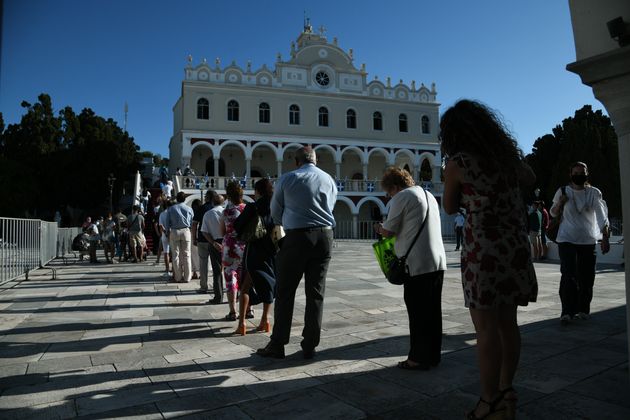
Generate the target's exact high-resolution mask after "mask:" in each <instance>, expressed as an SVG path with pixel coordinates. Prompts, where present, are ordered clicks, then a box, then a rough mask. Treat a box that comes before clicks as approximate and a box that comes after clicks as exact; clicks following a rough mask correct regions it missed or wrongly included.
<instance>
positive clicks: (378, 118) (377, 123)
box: [372, 111, 383, 131]
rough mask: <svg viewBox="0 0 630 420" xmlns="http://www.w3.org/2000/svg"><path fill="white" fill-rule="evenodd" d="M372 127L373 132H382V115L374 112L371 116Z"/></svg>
mask: <svg viewBox="0 0 630 420" xmlns="http://www.w3.org/2000/svg"><path fill="white" fill-rule="evenodd" d="M372 126H373V128H374V130H378V131H382V130H383V114H381V113H380V112H378V111H376V112H375V113H374V114H372Z"/></svg>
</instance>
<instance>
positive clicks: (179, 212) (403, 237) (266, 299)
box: [84, 100, 609, 419]
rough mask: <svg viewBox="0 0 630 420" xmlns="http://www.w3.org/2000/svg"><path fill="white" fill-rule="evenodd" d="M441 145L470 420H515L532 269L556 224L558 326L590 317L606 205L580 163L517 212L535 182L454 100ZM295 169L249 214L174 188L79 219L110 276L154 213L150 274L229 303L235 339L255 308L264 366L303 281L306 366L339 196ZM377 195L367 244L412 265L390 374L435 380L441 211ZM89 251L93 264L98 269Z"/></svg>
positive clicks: (261, 195)
mask: <svg viewBox="0 0 630 420" xmlns="http://www.w3.org/2000/svg"><path fill="white" fill-rule="evenodd" d="M440 142H441V151H442V153H443V155H444V156H445V158H446V164H445V168H444V193H443V197H442V206H443V209H444V210H445V211H446V212H447V213H449V214H457V216H456V217H455V218H454V228H455V232H456V234H457V235H456V236H457V244H456V250H460V249H461V279H462V286H463V297H464V299H463V300H464V305H465V306H466V307H467V308H468V309H469V311H470V316H471V320H472V323H473V325H474V328H475V333H476V338H477V352H478V367H479V374H480V385H481V391H480V395H481V396H480V399H479V401H478V403H477V405H476V406H475V407H474V408H473V409H472V410H471V411H470V412H469V413H468V414H467V416H468V418H469V419H482V418H514V416H515V413H516V403H517V400H518V394H517V392H516V390H515V389H514V387H513V380H514V376H515V373H516V371H517V367H518V363H519V358H520V349H521V338H520V330H519V326H518V322H517V306H523V305H528V304H529V303H530V302H535V301H536V298H537V294H538V284H537V279H536V273H535V270H534V266H533V261H534V260H539V259H543V258H545V256H546V253H547V247H546V243H547V239H546V237H545V232H546V229H547V228H548V227H549V223H550V218H551V217H561V218H562V219H561V220H562V222H561V224H560V229H559V233H558V236H557V240H556V241H557V243H558V247H559V255H560V260H561V282H560V290H559V294H560V298H561V302H562V313H561V322H562V323H563V324H564V325H566V324H568V323H569V321H571V320H573V319H581V320H585V319H588V317H589V313H590V302H591V300H592V297H593V283H594V277H595V260H596V259H595V244H596V243H597V242H598V241H599V240H600V239H601V240H602V243H601V247H602V252H604V253H605V252H608V250H609V243H608V236H609V229H608V218H607V209H606V205H605V202H604V201H603V199H602V194H601V192H600V191H599V190H598V189H597V188H595V187H592V186H591V185H589V183H588V181H587V179H588V168H587V166H586V164H584V163H582V162H576V163H574V164H572V165H571V167H570V168H569V176H570V183H569V184H568V185H566V186H564V187H561V188H559V189H558V191H557V192H556V194H555V197H554V199H553V205H552V207H551V209H550V211H549V212H548V211H547V209H546V208H545V203H544V202H543V201H541V200H538V199H537V200H535V201H533V202H532V203H531V204H530V205H529V208H527V205H526V202H525V200H523V196H524V194H523V193H524V192H527V191H530V190H531V189H532V188H533V185H534V183H535V175H534V174H533V172H532V170H531V169H530V168H529V166H527V165H526V164H525V163H524V160H523V155H522V152H521V150H520V149H519V148H518V146H517V143H516V141H515V140H514V138H513V137H512V136H511V135H510V133H509V131H508V130H506V129H505V128H504V126H503V124H502V122H501V121H500V120H499V118H498V117H497V116H496V114H495V113H494V112H493V111H492V110H490V109H489V108H488V107H486V106H485V105H483V104H481V103H479V102H476V101H470V100H460V101H459V102H457V103H456V104H455V105H454V106H452V107H451V108H449V109H448V110H447V111H446V112H445V113H444V115H443V117H442V120H441V123H440ZM295 164H296V169H295V170H294V171H291V172H288V173H286V174H284V175H283V176H282V177H281V178H280V179H278V180H277V182H276V183H275V185H274V184H272V183H271V181H270V180H268V179H261V180H259V181H258V182H257V183H256V184H255V186H254V190H255V196H254V201H252V202H250V203H247V204H246V203H245V200H244V197H243V189H242V187H241V185H240V183H239V182H237V181H233V182H230V183H228V185H227V187H226V196H225V197H224V196H222V195H220V194H218V193H217V192H216V191H214V190H212V189H210V190H208V191H207V192H206V193H205V197H204V199H203V201H204V202H203V203H201V202H197V203H195V204H194V205H193V206H192V207H193V208H194V210H193V209H192V208H191V207H189V206H188V205H186V204H185V203H184V202H185V199H186V197H185V195H184V193H182V192H179V193H177V195H176V197H175V199H173V198H171V194H172V191H173V186H172V183H171V181H168V180H166V179H164V180H163V183H162V184H163V186H162V193H161V195H160V197H157V198H156V199H154V200H151V195H150V193H149V192H148V191H145V192H143V194H142V196H141V197H140V200H139V201H140V202H139V205H137V206H134V208H133V211H132V213H131V214H130V215H127V216H125V215H123V214H122V213H120V212H118V213H117V214H115V215H112V214H108V216H107V218H105V219H103V218H101V219H100V220H99V221H97V222H94V223H93V222H92V221H91V220H90V219H89V218H88V220H86V223H85V224H84V230H85V232H86V233H87V234H88V236H89V237H90V240H91V241H97V240H102V241H103V244H104V249H105V256H106V259H107V261H108V262H110V261H113V260H114V258H115V257H118V259H119V261H121V260H122V259H125V260H130V261H132V262H136V261H141V260H143V259H145V258H146V252H145V251H146V250H145V248H146V239H145V238H144V234H143V232H144V231H145V223H146V221H145V218H144V217H143V214H144V213H145V212H146V209H147V208H148V206H149V205H151V204H152V203H153V204H155V205H156V208H155V210H154V213H155V214H156V217H155V223H154V229H153V230H154V231H155V235H156V238H157V241H156V242H157V243H158V244H159V245H158V250H157V256H158V257H157V262H156V264H159V259H160V256H161V255H163V256H164V257H163V258H164V264H165V271H166V272H170V270H172V273H173V275H172V281H174V282H182V283H188V282H190V281H191V279H192V278H194V277H195V276H196V275H198V276H199V284H200V288H199V289H198V290H197V292H198V293H204V294H205V293H210V290H212V293H213V294H214V296H213V297H212V299H210V301H209V303H210V304H214V305H218V304H222V303H224V297H225V298H226V300H227V304H228V308H229V309H228V313H227V314H226V315H225V320H226V321H234V322H236V324H235V325H236V329H235V331H234V334H238V335H245V334H247V333H248V330H247V323H246V319H249V318H254V311H253V309H252V308H253V307H254V306H256V305H258V304H262V313H261V316H260V323H259V325H258V327H256V330H257V331H263V332H270V333H271V336H270V340H269V342H268V344H267V345H266V346H265V347H263V348H260V349H258V350H257V354H258V355H260V356H262V357H271V358H284V357H285V352H284V347H285V345H286V344H288V342H289V337H290V332H291V324H292V319H293V309H294V302H295V294H296V290H297V287H298V285H299V283H300V281H301V279H302V278H304V283H305V284H304V289H305V295H306V307H305V313H304V327H303V330H302V337H303V339H302V342H301V347H302V353H303V357H304V358H305V359H310V358H313V357H314V356H315V349H316V348H317V346H318V345H319V341H320V332H321V328H322V316H323V307H324V295H325V286H326V274H327V269H328V264H329V262H330V259H331V249H332V244H333V229H334V227H335V219H334V216H333V208H334V205H335V202H336V198H337V188H336V184H335V182H334V180H333V179H332V178H331V177H330V175H328V174H327V173H325V172H324V171H322V170H321V169H319V168H318V167H317V165H316V164H317V158H316V155H315V152H314V150H313V149H312V148H310V147H303V148H301V149H299V150H298V151H297V152H296V154H295ZM186 171H187V172H189V168H188V167H187V168H186ZM382 187H383V190H384V191H385V192H386V193H387V196H388V197H389V198H390V199H391V203H390V207H389V212H388V214H387V217H386V220H385V221H384V222H383V223H378V224H376V225H375V226H374V228H375V231H376V232H377V233H378V234H380V235H382V236H392V235H395V236H396V242H395V253H396V255H397V256H398V257H401V256H402V255H404V254H406V253H408V258H407V269H408V272H409V280H408V281H407V282H406V283H405V284H404V288H403V299H404V303H405V305H406V307H407V312H408V318H409V334H410V349H409V353H408V356H407V358H406V360H404V361H401V362H399V363H398V365H397V366H398V367H399V368H401V369H405V370H428V369H432V368H434V367H436V366H438V365H439V363H440V360H441V342H442V336H443V331H442V310H441V301H442V296H441V295H442V284H443V279H444V272H445V270H446V253H445V249H444V244H443V241H442V233H441V223H440V204H439V203H438V201H437V200H436V198H435V197H434V196H433V194H431V193H430V192H429V191H426V190H424V189H423V188H422V187H420V186H416V185H415V182H414V180H413V178H412V176H411V175H410V174H409V172H407V171H406V170H404V169H400V168H396V167H390V168H387V169H386V171H385V173H384V175H383V178H382ZM425 219H426V220H425ZM425 224H426V228H424V229H422V228H420V226H422V225H425ZM279 227H282V229H278V228H279ZM419 228H420V229H419ZM93 249H95V247H91V248H90V258H91V261H96V254H95V251H93ZM195 259H196V260H197V261H198V262H197V263H195V262H194V261H195ZM209 264H210V265H211V267H212V277H213V278H212V284H211V285H210V283H209V278H208V277H209V272H210V270H209V267H208V265H209ZM197 271H198V273H197ZM272 304H275V307H274V314H273V321H274V325H273V327H272V325H271V319H272V317H271V309H272Z"/></svg>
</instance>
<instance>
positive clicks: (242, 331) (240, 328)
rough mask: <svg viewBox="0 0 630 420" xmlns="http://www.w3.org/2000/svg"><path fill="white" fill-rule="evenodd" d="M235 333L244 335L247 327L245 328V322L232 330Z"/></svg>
mask: <svg viewBox="0 0 630 420" xmlns="http://www.w3.org/2000/svg"><path fill="white" fill-rule="evenodd" d="M234 334H235V335H245V334H247V329H246V328H245V324H243V325H239V326H238V327H236V330H235V331H234Z"/></svg>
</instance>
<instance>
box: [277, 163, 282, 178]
mask: <svg viewBox="0 0 630 420" xmlns="http://www.w3.org/2000/svg"><path fill="white" fill-rule="evenodd" d="M280 175H282V161H281V160H279V161H278V178H280Z"/></svg>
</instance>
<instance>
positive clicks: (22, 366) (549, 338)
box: [0, 242, 630, 420]
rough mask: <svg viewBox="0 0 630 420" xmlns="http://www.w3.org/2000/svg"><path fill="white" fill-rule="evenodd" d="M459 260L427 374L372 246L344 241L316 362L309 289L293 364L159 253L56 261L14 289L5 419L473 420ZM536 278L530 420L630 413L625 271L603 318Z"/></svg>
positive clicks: (522, 407)
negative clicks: (170, 272) (578, 315)
mask: <svg viewBox="0 0 630 420" xmlns="http://www.w3.org/2000/svg"><path fill="white" fill-rule="evenodd" d="M447 248H448V249H453V245H452V244H448V245H447ZM448 257H449V269H450V271H448V272H447V275H446V277H445V284H444V293H443V299H442V301H443V313H444V333H445V336H444V343H443V361H442V363H441V364H440V366H439V367H438V368H436V369H432V370H430V371H428V372H414V371H402V370H400V369H398V368H396V367H395V365H396V362H397V361H399V360H403V359H404V357H405V354H406V350H407V341H408V337H407V332H408V329H407V314H406V312H405V306H404V303H403V300H402V289H401V288H400V287H397V286H392V285H389V284H388V283H387V282H386V281H385V280H384V279H383V277H382V275H381V274H380V272H379V269H378V267H377V265H376V262H375V261H374V258H373V257H372V253H371V248H370V244H369V243H351V242H339V243H337V246H336V248H335V249H334V256H333V261H332V263H331V267H330V272H329V276H328V283H327V290H326V302H325V314H324V331H323V334H322V335H323V337H322V342H321V345H320V347H319V348H318V351H319V352H318V354H317V355H316V357H315V359H314V360H310V361H305V360H303V359H302V358H301V354H300V352H299V341H300V338H301V337H300V333H301V326H302V317H303V313H304V294H303V292H302V291H303V289H302V288H300V292H299V293H300V294H299V297H298V299H297V301H296V311H295V317H294V323H293V326H294V328H293V333H292V338H291V344H290V345H289V346H287V349H286V350H287V358H286V359H285V360H268V359H263V358H260V357H258V356H256V355H254V354H253V352H254V351H255V349H257V348H259V347H262V346H264V345H265V344H266V343H267V341H268V338H269V337H268V334H262V333H254V332H252V333H251V334H248V335H246V336H244V337H241V336H234V335H232V331H233V330H234V329H235V327H236V323H234V322H226V321H222V318H223V317H224V316H225V314H226V313H227V311H228V309H227V305H225V304H224V305H219V306H210V305H207V304H206V302H207V300H208V297H207V296H202V295H198V294H196V293H195V292H194V289H196V288H197V287H198V282H195V281H193V283H191V284H187V285H180V284H173V283H168V282H167V277H165V276H164V275H163V273H162V272H161V269H162V266H161V265H160V267H155V266H153V264H152V262H153V259H152V258H151V259H150V262H149V263H143V264H124V263H123V264H117V265H106V264H100V265H96V266H95V265H90V264H88V263H86V262H77V261H76V260H75V259H73V260H69V261H68V263H69V264H68V265H63V264H62V263H61V262H55V264H53V266H54V267H55V268H56V269H57V272H56V274H57V278H56V279H55V280H51V271H50V270H39V271H37V272H35V273H34V274H32V275H31V276H30V278H29V280H28V281H23V282H21V283H11V284H5V285H4V286H2V289H3V290H0V417H1V418H10V419H14V420H16V419H22V418H24V419H35V418H46V419H49V418H70V417H77V416H79V417H80V416H85V417H88V418H127V417H129V418H138V419H140V418H142V419H145V418H147V419H148V418H156V419H161V418H172V417H178V416H188V418H208V419H223V418H226V419H227V418H229V419H231V420H237V419H250V418H254V419H273V418H276V419H277V418H287V419H309V418H310V419H326V418H339V419H352V418H372V419H377V418H382V419H386V418H387V419H402V418H422V419H434V418H435V419H451V418H453V419H458V418H463V417H464V413H465V412H466V410H467V409H469V408H471V407H472V406H473V405H474V404H475V402H476V400H477V393H478V389H479V385H478V379H477V368H476V360H475V349H474V347H473V345H474V343H475V339H474V334H473V329H472V324H471V322H470V317H469V315H468V312H467V310H466V309H465V308H464V306H463V297H462V291H461V286H460V280H459V266H458V255H457V253H455V252H449V253H448ZM600 268H602V267H600ZM536 270H537V273H538V276H539V277H538V278H539V285H540V295H539V300H538V302H537V303H535V304H532V305H530V306H529V307H526V308H523V309H521V310H520V314H519V318H520V323H521V324H522V331H523V354H522V362H521V368H520V370H519V372H518V375H517V381H516V384H515V386H516V388H517V390H518V391H519V395H520V401H519V418H521V419H547V418H548V419H554V420H559V419H577V418H590V419H627V418H630V398H629V397H630V386H629V373H628V353H627V344H626V343H627V342H626V332H625V331H626V324H625V292H624V273H623V271H620V270H619V269H618V268H604V269H603V271H601V272H599V273H598V276H597V280H596V286H595V297H594V302H593V317H592V319H591V320H589V321H580V322H577V321H576V322H574V323H573V324H571V325H570V326H567V327H561V326H560V324H559V322H558V314H559V299H558V296H557V289H558V282H559V278H560V276H559V270H558V265H557V264H551V263H550V264H537V265H536ZM256 315H257V317H256V319H254V320H252V321H254V323H251V324H250V327H252V328H253V327H254V326H255V325H256V322H257V321H258V315H259V311H258V314H256Z"/></svg>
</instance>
